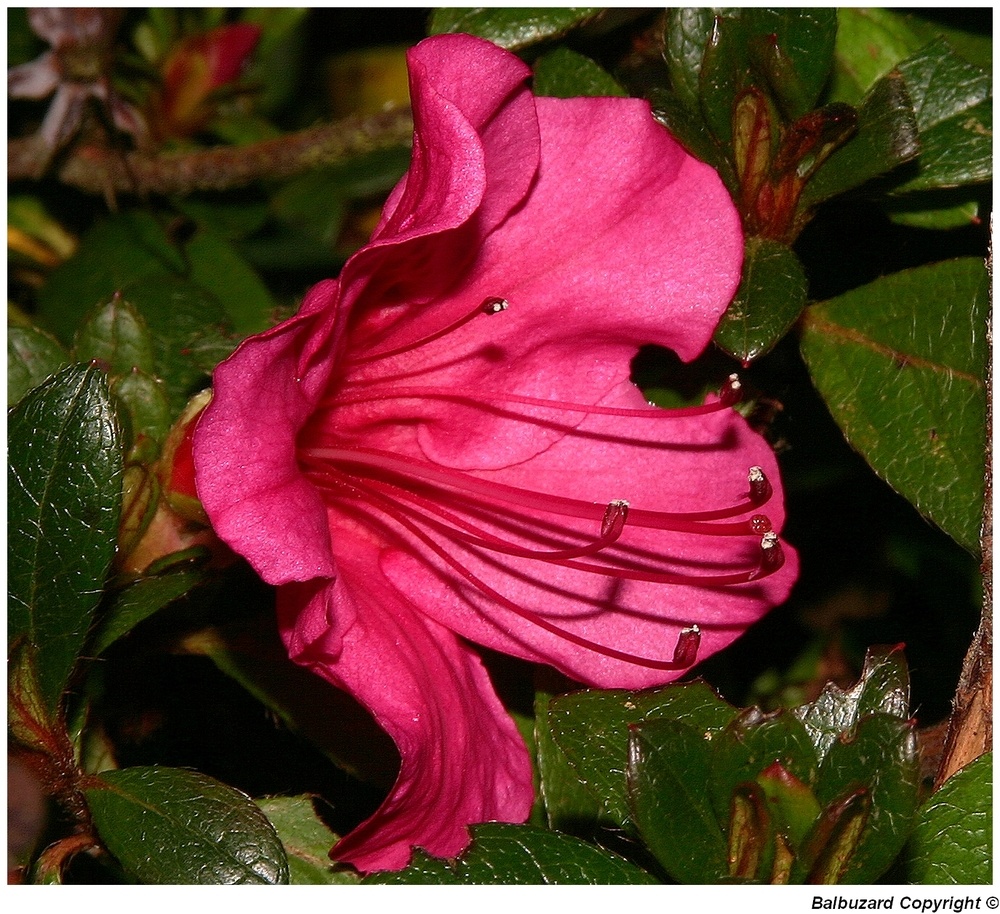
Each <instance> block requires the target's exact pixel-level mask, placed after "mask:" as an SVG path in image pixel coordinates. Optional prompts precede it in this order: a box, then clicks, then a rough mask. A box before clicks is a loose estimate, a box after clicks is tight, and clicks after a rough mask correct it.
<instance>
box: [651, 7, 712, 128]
mask: <svg viewBox="0 0 1000 914" xmlns="http://www.w3.org/2000/svg"><path fill="white" fill-rule="evenodd" d="M714 24H715V13H714V11H713V10H712V9H710V8H709V7H704V6H698V7H688V6H685V7H672V8H670V9H668V10H667V13H666V21H665V26H666V27H665V29H664V32H663V57H664V59H665V60H666V62H667V70H668V72H669V73H670V88H671V90H672V92H673V94H674V95H676V97H677V98H678V100H679V101H680V102H681V104H682V105H683V106H684V107H685V108H688V109H689V110H691V111H695V110H697V109H698V92H699V86H700V79H701V67H702V60H703V58H704V56H705V48H706V47H707V46H708V42H709V41H710V40H711V37H712V27H713V25H714Z"/></svg>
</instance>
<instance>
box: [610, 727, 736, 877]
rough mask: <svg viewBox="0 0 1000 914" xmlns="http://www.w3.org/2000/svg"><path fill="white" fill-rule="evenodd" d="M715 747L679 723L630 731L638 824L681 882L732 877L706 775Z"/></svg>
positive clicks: (631, 780) (631, 787) (631, 779)
mask: <svg viewBox="0 0 1000 914" xmlns="http://www.w3.org/2000/svg"><path fill="white" fill-rule="evenodd" d="M711 748H712V744H711V743H710V742H709V741H708V740H706V739H705V734H704V733H703V732H700V731H698V730H696V729H695V728H693V727H690V726H688V725H686V724H683V723H681V722H680V721H677V720H662V719H661V720H650V721H646V722H645V723H641V724H636V725H635V726H634V727H632V728H631V733H630V740H629V759H628V788H629V800H630V802H631V806H632V812H633V816H634V820H635V824H636V825H637V826H638V829H639V833H640V834H641V836H642V839H643V841H644V842H645V844H646V846H647V847H648V848H649V850H650V851H652V853H653V854H654V855H655V856H656V859H657V860H658V861H659V862H660V865H661V866H662V867H663V868H664V869H665V870H666V871H667V872H668V873H670V875H671V876H672V877H674V878H675V879H677V880H679V881H680V882H685V883H694V884H700V883H710V882H718V881H719V880H720V879H722V878H724V877H725V876H727V875H728V873H729V868H728V861H727V856H728V847H727V842H726V838H725V836H724V834H723V830H722V826H721V825H720V824H719V822H720V820H719V818H718V816H717V814H716V811H715V810H714V809H713V803H712V787H713V784H712V782H711V781H710V780H709V779H708V778H707V777H706V773H707V772H708V771H709V770H710V767H711ZM727 820H728V809H727V810H726V815H725V817H724V818H723V820H722V821H727Z"/></svg>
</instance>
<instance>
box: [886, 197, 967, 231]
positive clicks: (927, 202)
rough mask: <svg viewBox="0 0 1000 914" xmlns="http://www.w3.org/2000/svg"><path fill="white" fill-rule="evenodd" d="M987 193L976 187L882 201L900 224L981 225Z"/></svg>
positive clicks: (935, 227)
mask: <svg viewBox="0 0 1000 914" xmlns="http://www.w3.org/2000/svg"><path fill="white" fill-rule="evenodd" d="M986 196H987V195H986V194H985V193H984V192H983V190H982V189H980V188H976V187H965V188H957V189H955V190H945V191H927V192H923V193H913V194H907V195H906V196H902V197H885V198H883V199H882V200H881V201H880V203H881V206H882V209H883V210H885V213H886V215H887V216H888V217H889V218H890V219H891V220H892V221H893V222H895V223H896V224H897V225H908V226H910V227H911V228H920V229H929V230H948V229H953V228H965V227H967V226H970V225H979V224H980V223H981V222H982V215H981V214H982V212H983V210H984V209H985V208H986Z"/></svg>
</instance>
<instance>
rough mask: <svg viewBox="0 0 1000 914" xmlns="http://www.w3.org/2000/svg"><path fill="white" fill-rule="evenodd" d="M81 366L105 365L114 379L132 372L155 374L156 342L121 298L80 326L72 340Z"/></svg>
mask: <svg viewBox="0 0 1000 914" xmlns="http://www.w3.org/2000/svg"><path fill="white" fill-rule="evenodd" d="M73 353H74V355H75V356H76V358H77V360H78V361H80V362H91V361H94V360H97V361H100V362H103V363H104V364H105V365H107V367H108V371H109V373H110V374H112V375H125V374H128V373H129V372H130V371H131V370H132V369H133V368H138V369H139V370H140V371H145V372H152V371H153V340H152V337H151V336H150V334H149V328H148V327H147V326H146V322H145V321H144V320H143V319H142V317H141V315H140V314H139V312H138V311H136V309H135V306H134V305H132V304H131V303H130V302H129V301H127V300H126V299H124V298H122V297H121V296H119V295H115V296H113V297H112V298H111V300H110V301H107V302H105V303H104V304H101V305H98V306H97V307H96V308H95V309H94V310H93V311H92V312H91V313H90V314H89V315H88V316H87V318H86V319H85V320H84V322H83V323H82V324H81V325H80V328H79V329H78V330H77V332H76V337H75V338H74V340H73Z"/></svg>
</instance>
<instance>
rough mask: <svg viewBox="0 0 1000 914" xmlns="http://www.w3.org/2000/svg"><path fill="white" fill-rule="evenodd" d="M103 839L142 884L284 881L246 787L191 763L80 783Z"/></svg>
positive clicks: (266, 826) (282, 865)
mask: <svg viewBox="0 0 1000 914" xmlns="http://www.w3.org/2000/svg"><path fill="white" fill-rule="evenodd" d="M85 796H86V799H87V805H88V806H89V807H90V813H91V815H92V816H93V819H94V825H95V826H96V828H97V832H98V834H99V835H100V838H101V841H103V842H104V844H105V846H106V847H107V848H108V850H109V851H111V853H112V854H114V855H115V857H116V858H117V859H118V862H119V863H120V864H121V865H122V867H123V868H124V870H125V872H126V873H128V874H129V875H130V876H132V877H133V878H134V879H137V880H138V881H139V882H142V883H145V884H148V885H282V884H287V882H288V861H287V860H286V858H285V851H284V848H283V847H282V845H281V840H280V839H279V838H278V835H277V834H276V833H275V831H274V828H273V826H272V825H271V823H270V822H268V820H267V816H265V815H264V813H263V812H261V810H260V809H259V808H258V807H257V805H256V804H255V803H254V802H253V800H251V799H250V798H249V797H248V796H246V794H243V793H240V792H239V791H238V790H234V789H233V788H232V787H227V786H226V785H225V784H221V783H220V782H219V781H216V780H214V779H213V778H210V777H206V776H205V775H203V774H199V773H198V772H196V771H186V770H181V769H179V768H122V769H120V770H118V771H105V772H103V773H102V774H100V775H99V776H98V777H97V778H95V782H94V783H93V784H92V786H90V787H89V789H87V790H86V791H85Z"/></svg>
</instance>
